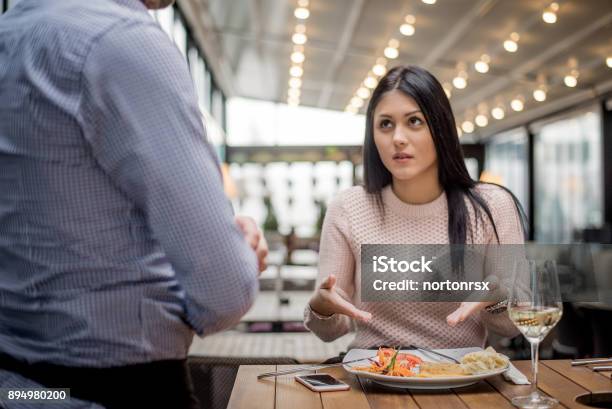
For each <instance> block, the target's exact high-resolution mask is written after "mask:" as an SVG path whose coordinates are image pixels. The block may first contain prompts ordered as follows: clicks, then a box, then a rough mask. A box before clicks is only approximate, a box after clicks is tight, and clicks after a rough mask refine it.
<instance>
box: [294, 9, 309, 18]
mask: <svg viewBox="0 0 612 409" xmlns="http://www.w3.org/2000/svg"><path fill="white" fill-rule="evenodd" d="M293 15H294V16H295V18H298V19H300V20H306V19H307V18H308V17H310V11H308V9H307V8H306V7H298V8H296V9H295V11H294V12H293Z"/></svg>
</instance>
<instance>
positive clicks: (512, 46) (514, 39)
mask: <svg viewBox="0 0 612 409" xmlns="http://www.w3.org/2000/svg"><path fill="white" fill-rule="evenodd" d="M520 37H521V36H519V34H518V33H517V32H513V33H510V38H509V39H508V40H506V41H504V48H505V50H506V51H508V52H509V53H514V52H516V50H518V40H519V39H520Z"/></svg>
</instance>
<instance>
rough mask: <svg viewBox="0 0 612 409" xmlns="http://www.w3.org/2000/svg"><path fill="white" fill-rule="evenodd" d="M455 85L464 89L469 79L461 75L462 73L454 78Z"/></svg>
mask: <svg viewBox="0 0 612 409" xmlns="http://www.w3.org/2000/svg"><path fill="white" fill-rule="evenodd" d="M453 86H454V87H455V88H457V89H464V88H465V87H467V79H466V78H465V77H464V76H461V73H460V74H459V75H457V76H456V77H455V78H453Z"/></svg>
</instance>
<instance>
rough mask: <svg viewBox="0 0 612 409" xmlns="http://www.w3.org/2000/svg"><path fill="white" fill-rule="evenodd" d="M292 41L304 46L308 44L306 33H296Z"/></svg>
mask: <svg viewBox="0 0 612 409" xmlns="http://www.w3.org/2000/svg"><path fill="white" fill-rule="evenodd" d="M291 41H293V43H294V44H298V45H302V44H306V41H308V37H307V36H306V34H304V33H295V34H293V36H292V37H291Z"/></svg>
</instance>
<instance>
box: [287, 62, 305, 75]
mask: <svg viewBox="0 0 612 409" xmlns="http://www.w3.org/2000/svg"><path fill="white" fill-rule="evenodd" d="M289 75H291V76H292V77H301V76H302V75H304V69H303V68H302V67H300V66H299V65H293V66H292V67H291V68H289Z"/></svg>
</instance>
